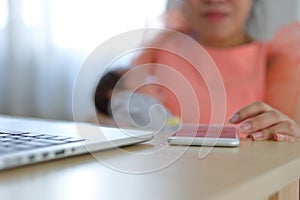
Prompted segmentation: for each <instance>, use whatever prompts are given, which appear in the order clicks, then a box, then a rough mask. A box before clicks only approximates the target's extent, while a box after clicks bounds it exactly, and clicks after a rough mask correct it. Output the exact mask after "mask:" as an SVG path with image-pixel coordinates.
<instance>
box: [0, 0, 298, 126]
mask: <svg viewBox="0 0 300 200" xmlns="http://www.w3.org/2000/svg"><path fill="white" fill-rule="evenodd" d="M257 1H260V4H261V6H260V7H259V8H258V9H257V10H256V11H255V13H254V14H255V17H253V21H251V22H250V23H249V27H250V28H249V29H250V31H251V32H252V34H253V35H254V36H255V37H257V38H261V39H269V38H271V37H272V34H273V32H274V30H275V29H276V28H277V27H279V26H281V25H282V24H284V23H287V22H290V21H293V20H295V19H300V11H299V10H300V0H289V1H283V0H257ZM173 4H176V0H169V1H168V0H109V1H107V0H0V52H1V53H0V95H1V96H0V114H9V115H19V116H20V115H21V116H30V117H41V118H49V119H61V120H72V119H73V113H72V92H73V87H74V82H75V81H76V76H77V73H78V72H79V70H80V67H81V66H82V64H83V63H84V61H85V59H86V58H87V56H88V55H89V54H90V53H91V52H92V51H93V50H94V49H95V48H96V47H97V46H99V45H100V44H101V43H103V42H104V41H106V40H108V39H110V38H111V37H113V36H115V35H118V34H120V33H123V32H125V31H130V30H133V29H137V28H143V27H147V26H148V25H149V24H151V21H152V20H154V19H155V18H156V17H157V16H159V15H161V14H162V13H163V12H164V11H165V10H166V9H167V8H170V7H172V6H173ZM123 62H126V60H125V61H123ZM99 67H101V66H99ZM87 81H88V80H87ZM89 89H91V88H89ZM82 98H85V99H86V100H85V101H83V102H84V103H83V104H87V105H88V106H90V107H92V106H93V102H92V100H93V99H92V97H84V96H83V97H82ZM82 109H83V115H82V117H81V120H82V121H85V120H86V118H87V117H88V115H89V112H90V110H88V109H87V111H86V113H84V110H85V109H86V105H82Z"/></svg>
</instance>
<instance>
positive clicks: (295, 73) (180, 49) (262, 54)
mask: <svg viewBox="0 0 300 200" xmlns="http://www.w3.org/2000/svg"><path fill="white" fill-rule="evenodd" d="M297 31H298V32H297ZM286 33H289V34H286ZM297 33H298V34H297ZM286 35H289V37H286ZM172 37H173V36H171V35H168V36H167V37H164V39H163V40H160V41H163V42H159V48H160V50H158V49H157V48H156V47H157V46H156V45H154V47H153V48H155V49H152V50H148V51H144V52H143V53H141V54H140V56H139V57H138V58H137V59H136V60H135V62H134V65H135V66H137V65H140V64H145V63H158V64H161V65H154V66H153V71H152V73H153V74H155V76H156V77H157V81H158V83H159V84H160V85H162V86H163V87H161V88H160V90H159V94H160V95H162V96H163V97H164V98H163V99H164V100H163V103H164V105H166V107H168V108H169V109H170V111H171V112H172V113H173V114H174V115H177V116H181V118H182V121H183V122H184V123H224V122H226V121H227V119H228V117H229V116H230V115H232V114H233V113H234V112H236V111H237V110H238V109H240V108H242V107H243V106H245V105H247V104H249V103H252V102H254V101H264V102H266V103H268V104H270V105H271V106H273V107H275V108H277V109H279V110H280V111H282V112H283V113H286V114H288V115H289V116H291V117H293V115H294V114H295V110H296V107H297V103H298V102H299V94H300V73H299V69H298V67H299V64H300V59H299V58H300V26H299V23H293V24H290V25H288V26H286V27H283V28H282V29H280V30H279V31H278V32H277V33H276V34H275V36H274V39H273V40H272V41H270V42H259V41H256V42H252V43H250V44H245V45H242V46H237V47H232V48H224V49H220V48H210V47H204V48H202V49H201V48H200V50H199V47H195V46H193V45H194V44H192V42H191V41H189V40H187V39H183V38H182V37H177V36H175V37H176V38H172ZM174 41H176V42H174ZM170 49H172V51H170ZM173 50H174V51H173ZM207 53H208V55H209V56H208V55H207ZM211 59H212V60H213V61H212V60H211ZM214 64H215V65H214ZM216 69H217V70H216Z"/></svg>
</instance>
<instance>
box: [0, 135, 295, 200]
mask: <svg viewBox="0 0 300 200" xmlns="http://www.w3.org/2000/svg"><path fill="white" fill-rule="evenodd" d="M200 150H202V151H205V150H210V149H209V148H202V149H201V148H200V147H188V148H187V147H183V146H169V145H166V144H165V143H164V141H163V140H161V139H160V140H153V141H150V142H147V143H143V144H138V145H134V146H130V147H125V148H122V149H113V150H107V151H103V152H97V153H93V154H92V155H82V156H76V157H72V158H67V159H60V160H55V161H50V162H45V163H40V164H35V165H31V166H25V167H21V168H15V169H10V170H6V171H1V172H0V197H1V199H9V200H14V199H31V200H34V199H43V200H48V199H51V200H52V199H64V200H69V199H70V200H76V199H80V200H81V199H89V200H93V199H109V200H110V199H163V200H166V199H171V200H177V199H178V200H179V199H180V200H181V199H222V200H226V199H231V200H232V199H251V200H252V199H264V198H267V196H268V195H269V194H272V193H274V192H275V191H276V190H278V189H281V188H283V187H284V186H286V185H287V184H289V183H290V182H292V181H295V180H297V179H298V178H299V177H300V170H299V169H300V144H299V143H275V142H251V141H249V140H243V141H241V145H240V147H238V148H213V149H212V151H211V152H209V153H208V154H207V155H206V156H204V158H201V159H200V158H199V151H200ZM202 153H203V152H202ZM201 155H203V154H201Z"/></svg>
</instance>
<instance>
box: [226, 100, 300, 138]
mask: <svg viewBox="0 0 300 200" xmlns="http://www.w3.org/2000/svg"><path fill="white" fill-rule="evenodd" d="M228 122H229V123H231V124H237V123H240V122H242V123H241V125H240V131H241V132H242V133H244V134H247V135H249V136H251V138H252V139H253V140H274V141H296V139H297V138H299V137H300V127H299V125H298V124H297V123H296V122H295V121H294V120H292V119H291V118H289V117H288V116H287V115H285V114H283V113H281V112H280V111H278V110H276V109H274V108H272V107H271V106H269V105H267V104H265V103H263V102H259V101H257V102H254V103H252V104H249V105H247V106H245V107H244V108H242V109H240V110H239V111H238V112H236V113H235V114H234V115H232V116H231V117H230V118H229V120H228Z"/></svg>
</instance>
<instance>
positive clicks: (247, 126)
mask: <svg viewBox="0 0 300 200" xmlns="http://www.w3.org/2000/svg"><path fill="white" fill-rule="evenodd" d="M250 128H251V124H250V123H249V122H245V123H242V124H241V126H240V129H241V131H242V132H245V131H248V130H249V129H250Z"/></svg>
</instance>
